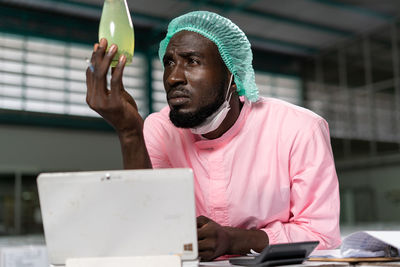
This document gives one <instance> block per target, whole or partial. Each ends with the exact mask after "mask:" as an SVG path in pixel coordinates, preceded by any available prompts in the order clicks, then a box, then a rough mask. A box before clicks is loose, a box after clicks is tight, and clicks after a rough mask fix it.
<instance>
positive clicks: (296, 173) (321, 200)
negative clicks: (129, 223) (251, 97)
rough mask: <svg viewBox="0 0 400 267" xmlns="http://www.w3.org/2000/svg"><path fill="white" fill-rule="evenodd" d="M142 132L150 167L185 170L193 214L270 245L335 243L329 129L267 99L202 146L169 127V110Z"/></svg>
mask: <svg viewBox="0 0 400 267" xmlns="http://www.w3.org/2000/svg"><path fill="white" fill-rule="evenodd" d="M144 134H145V140H146V145H147V149H148V152H149V154H150V158H151V161H152V164H153V167H154V168H171V167H172V168H183V167H184V168H192V169H193V172H194V175H195V198H196V209H197V211H196V212H197V215H204V216H207V217H209V218H210V219H212V220H214V221H216V222H217V223H219V224H221V225H225V226H233V227H240V228H245V229H250V228H256V229H262V230H264V231H265V232H266V233H267V234H268V237H269V240H270V244H274V243H287V242H300V241H308V240H319V241H320V244H319V246H318V248H319V249H330V248H336V247H337V246H339V245H340V230H339V206H340V204H339V188H338V180H337V176H336V171H335V166H334V161H333V155H332V150H331V145H330V138H329V129H328V124H327V123H326V121H325V120H324V119H322V118H321V117H319V116H318V115H316V114H315V113H313V112H311V111H309V110H306V109H304V108H301V107H297V106H294V105H292V104H289V103H286V102H284V101H280V100H277V99H272V98H262V99H260V101H258V102H257V103H250V102H247V101H246V102H245V104H244V106H243V108H242V110H241V113H240V116H239V118H238V120H237V121H236V123H235V124H234V125H233V126H232V127H231V128H230V129H229V130H228V131H227V132H226V133H225V134H224V135H223V136H221V137H220V138H217V139H213V140H207V139H203V138H202V137H201V136H198V135H194V134H192V133H191V131H190V130H188V129H180V128H176V127H175V126H174V125H173V124H172V123H171V122H170V120H169V108H168V107H166V108H164V109H163V110H161V111H160V112H158V113H153V114H151V115H150V116H149V117H148V118H147V119H146V121H145V125H144Z"/></svg>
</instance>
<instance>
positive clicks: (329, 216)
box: [86, 11, 340, 260]
mask: <svg viewBox="0 0 400 267" xmlns="http://www.w3.org/2000/svg"><path fill="white" fill-rule="evenodd" d="M106 47H107V41H106V40H104V39H103V40H101V41H100V44H96V45H95V47H94V52H93V55H92V59H91V64H92V66H91V67H90V68H88V69H87V73H86V74H87V89H88V91H87V102H88V104H89V106H90V107H91V108H92V109H94V110H95V111H97V112H98V113H99V114H100V115H101V116H102V117H103V118H104V119H105V120H107V121H108V122H109V123H110V124H111V125H112V126H113V127H114V128H115V130H116V131H117V133H118V135H119V139H120V143H121V148H122V154H123V160H124V167H125V168H152V167H153V168H180V167H189V168H192V169H193V171H194V175H195V197H196V211H197V215H198V216H199V217H198V219H197V221H198V239H199V241H198V243H199V255H200V257H201V259H202V260H211V259H214V258H216V257H219V256H221V255H226V254H245V253H248V252H249V251H250V249H255V250H258V251H261V250H262V249H263V248H264V247H265V246H266V245H268V244H273V243H286V242H299V241H307V240H318V241H320V245H319V248H324V249H328V248H335V247H337V246H338V245H339V244H340V231H339V191H338V181H337V176H336V171H335V166H334V161H333V156H332V151H331V147H330V138H329V130H328V125H327V123H326V122H325V121H324V120H323V119H322V118H321V117H319V116H318V115H316V114H314V113H312V112H311V111H308V110H306V109H303V108H300V107H297V106H294V105H291V104H288V103H286V102H283V101H279V100H276V99H265V98H259V97H258V90H257V86H256V84H255V80H254V70H253V67H252V52H251V49H250V43H249V42H248V40H247V38H246V36H245V34H244V33H243V32H242V31H241V30H240V29H239V28H238V27H237V26H236V25H235V24H233V23H232V22H231V21H230V20H228V19H226V18H224V17H221V16H219V15H217V14H215V13H211V12H205V11H197V12H191V13H188V14H185V15H183V16H180V17H178V18H176V19H174V20H173V21H171V23H170V25H169V26H168V33H167V36H166V38H165V39H164V40H163V41H162V42H161V44H160V50H159V56H160V59H161V61H162V62H163V65H164V77H163V80H164V86H165V91H166V95H167V100H168V107H165V108H164V109H163V110H161V111H160V112H157V113H154V114H151V115H150V116H149V117H148V118H147V119H146V121H145V122H144V121H143V119H142V118H141V117H140V115H139V113H138V111H137V107H136V104H135V101H134V100H133V98H132V97H131V96H130V95H129V94H127V93H126V91H125V90H124V86H123V84H122V74H123V69H124V65H125V62H126V58H125V57H124V56H122V57H121V58H120V61H119V64H118V65H117V66H116V68H115V69H114V70H113V74H112V79H111V89H110V90H108V89H107V82H106V74H107V70H108V68H109V66H110V62H111V59H112V58H113V56H114V55H115V53H116V51H117V47H116V46H115V45H112V46H111V47H110V49H109V51H108V52H106V51H105V50H106Z"/></svg>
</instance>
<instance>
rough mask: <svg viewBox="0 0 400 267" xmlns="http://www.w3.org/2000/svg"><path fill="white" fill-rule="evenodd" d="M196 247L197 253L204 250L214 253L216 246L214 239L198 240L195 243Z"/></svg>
mask: <svg viewBox="0 0 400 267" xmlns="http://www.w3.org/2000/svg"><path fill="white" fill-rule="evenodd" d="M197 246H198V249H199V251H206V250H211V251H215V249H216V247H217V244H216V241H215V239H213V238H207V239H203V240H199V241H198V242H197Z"/></svg>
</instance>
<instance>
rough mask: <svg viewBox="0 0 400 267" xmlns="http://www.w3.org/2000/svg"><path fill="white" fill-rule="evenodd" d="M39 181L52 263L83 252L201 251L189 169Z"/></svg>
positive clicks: (190, 256)
mask: <svg viewBox="0 0 400 267" xmlns="http://www.w3.org/2000/svg"><path fill="white" fill-rule="evenodd" d="M37 185H38V190H39V200H40V206H41V212H42V219H43V227H44V233H45V240H46V246H47V249H48V254H49V261H50V264H52V265H65V262H66V259H68V258H81V257H85V258H87V257H129V256H149V255H171V254H174V255H175V254H179V255H180V256H181V258H182V261H193V260H196V259H197V257H198V253H197V228H196V214H195V200H194V186H193V172H192V170H191V169H156V170H151V169H149V170H120V171H96V172H66V173H43V174H40V175H39V176H38V179H37Z"/></svg>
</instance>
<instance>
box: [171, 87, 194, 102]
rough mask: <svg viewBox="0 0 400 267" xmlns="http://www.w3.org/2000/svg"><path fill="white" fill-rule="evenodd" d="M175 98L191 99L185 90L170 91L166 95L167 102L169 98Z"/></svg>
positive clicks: (188, 92)
mask: <svg viewBox="0 0 400 267" xmlns="http://www.w3.org/2000/svg"><path fill="white" fill-rule="evenodd" d="M177 97H188V98H190V97H191V93H190V91H189V90H187V89H185V88H176V89H172V90H170V91H169V92H168V93H167V100H169V99H171V98H177Z"/></svg>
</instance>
